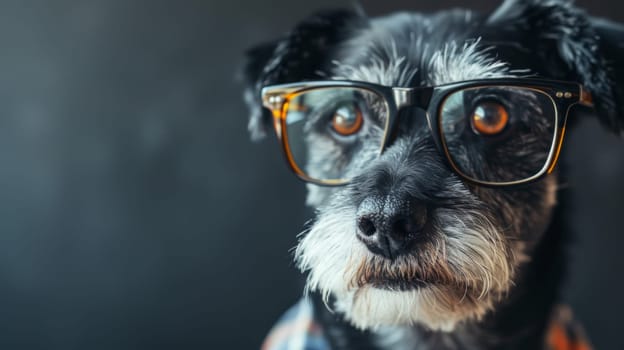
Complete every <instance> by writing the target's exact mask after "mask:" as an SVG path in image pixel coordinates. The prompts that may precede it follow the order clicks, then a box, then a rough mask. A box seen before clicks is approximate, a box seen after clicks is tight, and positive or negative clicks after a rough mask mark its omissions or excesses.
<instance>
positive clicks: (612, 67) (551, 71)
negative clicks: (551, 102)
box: [486, 0, 624, 134]
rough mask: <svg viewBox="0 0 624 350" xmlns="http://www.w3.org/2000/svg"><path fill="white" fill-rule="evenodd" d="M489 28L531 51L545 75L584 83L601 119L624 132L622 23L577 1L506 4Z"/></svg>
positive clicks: (493, 16)
mask: <svg viewBox="0 0 624 350" xmlns="http://www.w3.org/2000/svg"><path fill="white" fill-rule="evenodd" d="M486 25H487V26H488V27H490V28H491V29H494V30H496V31H497V33H498V34H497V35H498V37H499V38H500V40H510V39H511V40H514V42H518V43H520V45H522V46H523V47H524V48H525V49H526V50H528V52H529V53H530V55H531V56H532V58H533V59H534V61H533V62H534V63H536V64H534V65H533V66H537V67H539V68H537V71H536V73H538V74H539V75H540V76H543V77H547V78H554V79H564V80H572V81H578V82H579V83H581V84H583V85H584V86H585V87H586V88H587V89H588V90H589V91H590V92H591V93H592V96H593V100H594V105H595V110H596V114H597V116H598V118H599V119H600V121H601V122H602V123H603V124H604V125H605V126H606V127H608V128H609V129H610V130H611V131H613V132H615V133H617V134H621V133H622V132H623V131H624V103H623V102H620V101H624V68H623V67H622V65H621V64H619V62H621V60H622V59H624V28H623V27H622V26H621V25H617V24H614V23H612V22H608V21H605V20H601V19H595V18H591V17H589V16H588V15H587V14H586V13H585V12H584V11H583V10H581V9H579V8H577V7H575V6H574V5H573V2H572V1H571V0H506V1H504V2H503V4H502V5H501V6H500V7H499V8H498V9H497V10H496V11H494V13H492V14H491V15H490V17H489V18H488V20H487V24H486Z"/></svg>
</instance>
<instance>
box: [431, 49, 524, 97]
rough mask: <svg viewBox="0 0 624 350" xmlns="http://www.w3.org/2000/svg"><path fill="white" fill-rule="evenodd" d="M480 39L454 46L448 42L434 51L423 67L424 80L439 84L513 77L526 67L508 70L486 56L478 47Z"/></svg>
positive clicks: (502, 64) (504, 64)
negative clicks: (425, 75) (424, 68)
mask: <svg viewBox="0 0 624 350" xmlns="http://www.w3.org/2000/svg"><path fill="white" fill-rule="evenodd" d="M480 41H481V40H480V39H477V40H474V41H472V42H465V43H464V44H463V45H458V44H457V43H456V42H454V41H453V42H450V43H447V44H446V45H444V48H443V49H442V50H439V51H436V52H435V53H434V54H433V56H432V57H431V60H430V61H429V65H428V67H427V82H428V83H429V84H431V85H434V86H435V85H442V84H448V83H454V82H459V81H465V80H473V79H488V78H505V77H517V74H527V73H528V70H513V71H512V70H510V69H509V65H508V64H507V63H505V62H502V61H499V60H497V59H495V58H493V57H492V56H490V55H488V51H489V50H490V49H489V48H482V47H480V45H479V43H480Z"/></svg>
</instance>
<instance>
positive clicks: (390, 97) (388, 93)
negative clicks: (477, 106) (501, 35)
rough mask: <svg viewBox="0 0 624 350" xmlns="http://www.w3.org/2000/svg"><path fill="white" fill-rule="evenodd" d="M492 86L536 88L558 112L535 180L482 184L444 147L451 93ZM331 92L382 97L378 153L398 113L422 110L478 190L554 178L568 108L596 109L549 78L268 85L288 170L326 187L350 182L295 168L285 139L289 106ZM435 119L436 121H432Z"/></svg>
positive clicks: (568, 85) (577, 88)
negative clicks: (443, 124) (304, 96)
mask: <svg viewBox="0 0 624 350" xmlns="http://www.w3.org/2000/svg"><path fill="white" fill-rule="evenodd" d="M489 86H509V87H522V88H525V89H532V90H536V91H538V92H541V93H543V94H544V95H546V96H548V97H549V98H550V100H551V101H552V103H553V106H554V108H555V111H556V113H555V124H556V128H555V135H554V138H553V142H552V145H551V148H550V152H549V154H548V158H547V160H546V164H545V165H544V166H543V168H542V169H541V170H540V171H539V172H538V173H537V174H535V175H533V176H531V177H528V178H525V179H522V180H517V181H508V182H491V181H482V180H477V179H474V178H471V177H470V176H467V175H466V174H464V173H462V172H461V171H460V170H459V169H458V167H457V166H456V165H455V163H454V162H453V159H452V157H451V156H450V154H449V152H448V149H447V147H446V144H445V141H444V137H443V136H442V132H441V128H440V120H441V118H440V114H441V107H442V105H443V103H444V101H445V99H446V98H447V97H448V96H449V95H450V94H452V93H454V92H456V91H458V90H463V89H468V88H476V87H489ZM332 87H351V88H358V89H363V90H368V91H370V92H372V93H374V94H377V95H378V96H380V97H382V99H383V100H384V101H385V104H386V110H387V111H388V115H387V116H386V125H385V130H384V136H383V140H382V142H381V146H380V154H381V153H383V151H384V149H385V148H386V147H387V146H388V145H389V143H390V142H391V141H392V140H391V137H390V135H391V134H392V130H394V128H395V125H396V123H397V119H398V112H399V110H401V108H403V107H407V106H411V107H418V108H421V109H423V110H424V111H426V118H427V124H428V126H429V130H430V131H431V135H432V136H433V139H434V141H435V144H436V147H437V148H438V150H439V151H440V152H441V153H442V154H444V156H445V158H446V161H447V163H448V165H449V166H450V167H451V169H453V171H454V172H455V173H457V175H459V176H460V177H461V178H463V179H464V180H466V181H468V182H471V183H473V184H477V185H483V186H488V187H502V186H514V185H520V184H526V183H529V182H532V181H536V180H538V179H540V178H541V177H543V176H544V175H546V174H550V173H551V172H552V171H553V170H554V168H555V165H556V164H557V159H558V158H559V153H560V151H561V146H562V144H563V137H564V134H565V126H566V122H567V118H568V112H569V111H570V108H571V107H572V106H574V105H576V104H581V105H584V106H588V107H592V106H593V103H592V97H591V94H590V93H589V92H588V91H587V90H585V89H584V88H583V86H582V85H580V84H578V83H574V82H566V81H557V80H545V79H509V78H505V79H485V80H470V81H463V82H457V83H451V84H445V85H440V86H434V87H415V88H401V87H389V86H383V85H377V84H372V83H366V82H359V81H334V80H328V81H310V82H300V83H292V84H282V85H273V86H267V87H265V88H263V89H262V101H263V105H264V106H265V107H266V108H268V109H270V110H271V112H272V115H273V125H274V127H275V132H276V134H277V138H278V139H279V141H280V142H281V144H282V148H283V150H284V153H285V155H286V159H287V161H288V164H289V166H290V168H291V169H292V170H293V171H294V172H295V174H296V175H297V176H299V177H300V178H301V179H303V180H304V181H307V182H310V183H314V184H317V185H324V186H340V185H345V184H347V183H348V182H349V180H346V179H337V180H319V179H313V178H310V177H309V176H307V175H306V174H305V172H304V171H302V170H301V168H299V167H298V166H297V164H296V163H295V161H294V158H293V156H292V153H291V152H290V146H289V144H288V135H287V134H286V131H285V130H286V113H287V110H288V104H289V103H290V100H291V99H292V98H293V97H294V96H296V95H298V94H300V93H302V92H304V91H308V90H314V89H318V88H332ZM432 116H435V117H432Z"/></svg>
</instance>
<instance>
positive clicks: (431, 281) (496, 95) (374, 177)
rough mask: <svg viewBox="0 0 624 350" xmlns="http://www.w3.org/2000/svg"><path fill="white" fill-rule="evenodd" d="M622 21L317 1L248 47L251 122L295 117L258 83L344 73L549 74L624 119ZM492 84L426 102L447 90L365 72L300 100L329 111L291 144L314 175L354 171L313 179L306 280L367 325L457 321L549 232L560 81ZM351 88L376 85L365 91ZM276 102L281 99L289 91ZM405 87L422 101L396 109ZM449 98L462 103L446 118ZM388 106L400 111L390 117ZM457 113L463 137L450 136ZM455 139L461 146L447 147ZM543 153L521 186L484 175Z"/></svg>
mask: <svg viewBox="0 0 624 350" xmlns="http://www.w3.org/2000/svg"><path fill="white" fill-rule="evenodd" d="M623 33H624V31H623V30H622V28H620V27H619V26H617V25H614V24H612V23H609V22H606V21H602V20H596V19H593V18H590V17H588V16H587V15H586V14H585V13H584V12H582V11H581V10H579V9H577V8H575V7H573V6H572V5H571V4H570V3H569V2H568V1H555V0H550V1H537V0H535V1H514V0H509V1H506V2H505V3H504V4H503V5H502V6H501V7H500V8H499V9H498V10H496V11H495V12H494V13H492V14H490V15H487V16H484V15H480V14H476V13H473V12H470V11H467V10H452V11H444V12H439V13H435V14H427V15H423V14H417V13H409V14H408V13H400V14H395V15H390V16H386V17H382V18H374V19H370V18H366V17H365V16H363V15H360V14H357V13H353V12H350V11H333V12H325V13H321V14H318V15H315V16H313V17H311V18H309V19H307V20H305V21H304V22H302V23H301V24H299V25H298V26H297V27H296V28H295V29H294V30H293V31H292V32H291V33H290V34H289V35H287V36H286V37H284V38H282V39H280V40H278V41H276V42H273V43H269V44H266V45H263V46H260V47H258V48H256V49H253V50H251V51H250V52H249V55H248V63H247V66H246V70H245V74H246V78H247V84H248V85H247V88H246V100H247V102H248V104H249V106H250V108H251V110H252V116H251V120H250V123H249V128H250V131H251V133H252V136H253V137H254V138H259V137H262V136H263V135H264V134H265V133H266V130H267V129H268V128H269V127H270V126H271V125H272V123H276V128H277V129H278V133H280V136H282V137H284V135H283V133H285V131H284V129H285V128H289V124H287V123H284V124H280V123H279V118H280V116H271V114H270V113H268V111H267V110H266V109H262V101H261V89H262V88H263V87H266V86H272V85H276V84H284V83H300V82H306V81H319V80H323V81H332V80H340V81H356V82H365V83H372V84H375V85H371V86H389V87H402V88H414V87H431V86H445V84H450V83H457V82H464V81H472V80H475V79H495V78H497V79H500V78H505V79H508V81H509V82H510V83H509V84H513V80H514V78H520V77H523V78H526V77H540V78H548V79H558V80H565V81H575V82H578V83H580V84H582V85H583V86H584V88H585V89H587V90H588V91H589V92H591V94H592V96H593V104H594V106H595V110H596V115H597V116H598V117H599V118H600V120H601V121H602V122H603V124H604V125H606V126H607V127H608V128H609V129H611V130H612V131H614V132H617V133H619V132H621V131H622V130H623V129H624V119H623V118H621V116H622V115H623V113H622V109H623V106H622V105H621V104H619V103H618V102H617V101H618V100H619V99H620V98H622V97H624V96H623V91H622V85H618V84H619V83H622V82H624V70H622V69H621V68H619V67H617V66H616V65H614V61H615V60H617V59H620V58H622V51H623V50H622V46H621V44H620V41H619V40H620V38H623V39H624V36H623V35H622V34H623ZM485 84H486V85H485V87H481V88H480V87H479V86H478V85H477V86H475V84H473V85H470V86H469V87H468V88H467V89H465V90H463V91H462V94H461V95H459V94H458V93H457V91H456V90H454V91H451V92H446V93H441V92H439V91H438V92H437V93H439V94H443V95H444V96H443V98H441V99H439V100H438V101H437V104H436V106H435V107H436V108H434V109H432V110H428V113H423V110H422V109H419V108H417V107H422V106H425V105H427V104H428V103H429V104H430V103H433V102H432V99H433V100H435V98H434V97H432V94H435V93H436V92H435V91H432V90H431V89H428V88H422V89H420V90H419V89H412V90H409V93H408V92H406V91H408V90H407V89H403V90H401V89H394V90H384V91H385V92H386V93H384V91H379V92H375V91H373V93H371V92H370V91H371V90H367V88H368V87H370V88H371V89H373V90H374V89H375V88H374V87H371V86H367V85H363V86H359V85H357V83H356V85H355V87H356V88H353V87H352V88H351V89H352V90H351V93H350V94H349V95H350V97H349V99H347V100H341V99H338V100H337V101H338V102H336V100H335V99H333V97H332V94H333V93H336V91H343V92H344V91H345V90H332V89H319V90H318V91H319V92H318V94H317V95H316V96H315V95H314V94H313V93H309V94H307V95H306V98H305V99H303V98H301V99H299V100H298V102H297V106H294V104H295V103H294V102H293V101H294V100H293V99H292V98H291V99H290V100H289V102H291V104H293V106H290V107H289V108H290V109H291V110H292V114H293V115H295V114H296V115H301V114H302V113H305V112H307V111H308V110H311V109H312V110H317V111H318V110H319V109H320V110H323V112H322V113H319V116H320V117H318V116H317V117H314V118H312V117H309V119H310V120H312V119H314V122H309V123H304V125H303V127H302V128H301V129H300V130H299V131H297V132H298V133H299V134H298V135H296V136H295V134H294V132H290V131H289V133H291V134H290V138H291V139H294V138H295V137H299V139H300V141H301V144H302V145H304V146H299V147H304V148H305V152H304V153H305V156H304V158H305V160H304V161H301V160H298V159H293V157H292V155H291V157H290V161H291V163H296V165H295V167H297V168H298V170H299V171H300V172H301V173H304V174H305V176H309V177H310V178H314V179H322V178H333V177H336V176H337V175H336V172H339V173H340V177H345V178H349V182H348V183H345V184H344V185H342V186H335V187H325V186H319V185H318V183H316V184H309V185H308V190H309V192H308V199H307V202H308V204H309V205H311V206H312V207H314V208H315V209H317V213H318V214H317V218H316V220H315V221H314V223H313V225H312V226H311V228H310V229H309V231H308V232H306V233H305V234H304V235H303V236H302V239H301V241H300V243H299V245H298V247H297V250H296V259H297V261H298V264H299V267H300V268H301V269H302V270H304V271H307V272H308V280H307V286H308V288H309V289H311V290H315V291H319V292H321V293H322V294H323V295H324V296H325V297H327V298H328V297H329V296H330V295H331V296H333V297H334V298H335V305H333V306H334V307H335V308H336V309H337V310H339V311H340V312H342V313H344V315H345V316H346V318H347V319H348V320H350V321H351V322H352V323H353V324H354V325H355V326H357V327H360V328H374V327H377V326H380V325H391V324H413V323H419V324H421V325H424V326H426V327H429V328H431V329H442V330H450V329H453V327H454V326H455V325H456V324H457V323H458V322H460V321H463V320H468V319H478V318H480V317H482V316H483V315H484V314H485V313H486V312H487V311H488V310H490V309H492V308H493V307H494V306H495V305H496V303H497V301H499V300H500V299H501V297H503V296H504V295H505V293H506V292H507V291H508V290H509V289H510V288H511V286H512V285H513V284H514V280H515V278H516V277H517V274H516V272H517V270H518V267H519V266H521V264H522V263H523V262H524V261H527V260H528V259H530V255H531V251H532V248H533V247H535V245H536V244H537V243H538V242H539V241H540V239H541V237H542V234H543V233H544V231H545V229H546V227H547V225H548V223H549V221H550V217H551V214H552V209H553V206H554V205H555V203H556V200H557V195H556V191H557V172H556V171H554V172H553V171H552V169H548V170H550V171H548V172H547V171H546V169H545V168H544V167H549V165H551V164H548V163H547V161H549V160H551V158H552V156H553V154H554V153H556V152H558V151H557V150H555V149H553V148H558V146H560V144H557V142H556V140H553V138H558V137H560V136H562V133H563V128H561V123H560V122H561V118H563V115H565V114H566V113H567V112H568V109H567V107H568V106H569V105H568V104H563V105H560V104H559V102H557V101H555V96H556V97H557V98H561V97H562V96H563V93H562V92H559V91H555V90H553V91H552V96H550V95H548V92H549V90H548V87H544V88H543V90H540V89H539V88H535V87H533V86H523V87H522V88H520V89H515V88H514V87H513V86H512V87H511V88H509V89H508V87H504V86H503V87H500V86H499V87H496V86H494V87H493V86H488V85H487V82H486V83H485ZM446 86H448V85H446ZM358 87H359V88H361V90H358ZM380 89H381V88H380ZM514 89H515V90H514ZM451 90H452V89H451ZM510 90H513V91H510ZM353 91H355V92H357V93H360V95H362V92H363V91H366V92H365V93H364V94H366V93H370V94H371V96H368V97H366V96H364V97H360V100H361V101H360V102H357V103H354V102H353V98H352V97H353V96H354V95H357V94H356V93H353ZM393 93H394V95H393ZM454 94H455V95H457V96H455V95H454ZM453 96H455V99H453V98H454V97H453ZM566 97H569V96H568V95H566ZM575 97H577V98H578V99H581V98H583V96H576V95H575ZM389 100H392V101H390V102H389ZM408 100H409V101H408ZM414 100H418V101H425V102H422V103H421V102H418V101H416V102H415V101H414ZM323 101H334V102H331V103H329V102H323ZM341 101H348V103H347V104H345V103H343V102H341ZM362 101H363V102H362ZM453 101H454V102H453ZM466 101H469V102H466ZM264 102H265V105H266V104H267V103H268V104H269V105H270V104H271V103H277V104H279V106H278V107H276V111H277V112H279V111H284V110H285V107H284V106H283V105H282V103H283V101H282V100H276V101H264ZM405 102H410V103H412V104H413V105H414V106H415V107H414V108H402V109H401V111H400V113H399V112H398V111H396V110H394V109H395V108H390V107H388V104H392V105H393V107H396V106H399V105H401V104H402V103H405ZM362 104H364V105H362ZM454 104H459V105H461V106H459V107H458V106H455V105H454ZM320 105H322V107H319V106H320ZM380 106H381V107H380ZM562 106H563V107H565V108H563V107H562ZM298 108H300V109H298ZM423 108H424V110H427V108H426V107H423ZM453 108H460V110H461V111H462V112H459V111H457V112H452V110H453ZM550 108H554V110H550ZM388 109H393V110H392V111H389V110H388ZM444 113H447V114H448V115H461V117H458V119H454V118H450V119H448V120H446V119H439V118H444V117H440V116H439V115H442V114H444ZM390 114H393V115H395V114H396V116H395V118H394V119H395V120H394V121H393V122H392V125H391V127H389V126H388V124H389V123H388V122H387V120H385V119H387V118H389V117H388V116H389V115H390ZM432 114H435V115H433V116H432ZM438 114H439V115H438ZM555 115H558V117H557V116H555ZM281 117H283V116H281ZM293 118H294V119H297V120H300V119H303V118H308V117H301V116H298V117H293ZM557 118H559V119H557ZM427 122H428V123H427ZM432 124H433V125H432ZM456 128H461V132H457V133H458V134H460V133H461V135H464V134H465V135H467V136H465V137H464V136H462V137H461V139H459V140H455V139H453V136H452V135H451V136H448V135H450V134H451V133H455V129H456ZM557 128H560V130H559V131H555V130H556V129H557ZM432 130H435V132H432ZM440 130H442V131H440ZM450 130H452V131H450ZM553 135H555V136H553ZM453 142H456V143H457V146H456V147H457V149H456V150H454V151H452V152H455V153H454V154H449V151H448V150H449V149H450V148H452V147H453V146H449V144H451V143H453ZM285 144H286V145H287V148H288V147H294V146H292V145H289V144H288V142H286V143H285ZM380 145H382V146H380ZM475 145H478V146H475ZM382 148H383V150H382ZM483 149H487V151H484V150H483ZM290 151H291V152H294V151H293V150H290ZM452 152H450V153H452ZM479 152H482V153H479ZM453 159H455V160H454V161H453ZM458 165H459V166H458ZM458 168H459V169H458ZM542 168H544V169H543V170H544V171H543V172H544V174H543V176H540V179H539V180H538V181H532V182H530V183H527V184H524V185H522V186H520V187H518V186H506V187H498V188H492V187H491V186H484V185H483V184H479V183H478V182H479V181H473V180H474V178H475V177H478V176H482V177H483V176H485V177H487V174H490V173H491V174H496V175H492V176H498V177H500V178H501V179H509V180H513V176H514V175H517V173H518V172H520V173H522V172H523V171H527V173H526V174H523V175H522V176H525V177H526V176H528V175H530V172H531V171H532V170H531V169H542ZM470 171H472V173H471V174H472V175H473V176H466V173H467V172H470ZM546 172H547V173H548V174H546ZM484 174H486V175H484ZM477 180H491V178H487V179H486V178H478V179H477Z"/></svg>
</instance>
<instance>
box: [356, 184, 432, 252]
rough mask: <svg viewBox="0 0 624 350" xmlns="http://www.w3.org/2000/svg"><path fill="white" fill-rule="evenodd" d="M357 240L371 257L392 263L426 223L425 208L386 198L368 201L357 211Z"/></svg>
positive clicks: (398, 199) (408, 247) (408, 246)
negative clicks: (371, 254) (386, 259)
mask: <svg viewBox="0 0 624 350" xmlns="http://www.w3.org/2000/svg"><path fill="white" fill-rule="evenodd" d="M356 220H357V223H356V224H357V227H358V231H357V236H358V239H360V241H362V242H363V243H364V244H365V245H366V246H367V247H368V249H369V250H370V251H371V252H373V253H374V254H379V255H382V256H384V257H386V258H388V259H394V258H396V257H397V256H399V255H402V254H405V253H406V252H408V251H409V249H410V248H411V246H412V243H413V242H414V241H415V240H416V239H417V238H418V237H419V235H420V233H421V232H422V230H423V228H424V226H425V224H426V221H427V207H426V206H425V205H420V204H416V203H410V201H408V200H404V199H400V198H396V197H391V196H387V197H385V198H379V197H369V198H366V199H365V200H364V201H363V202H362V203H361V204H360V206H359V208H358V211H357V219H356Z"/></svg>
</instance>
